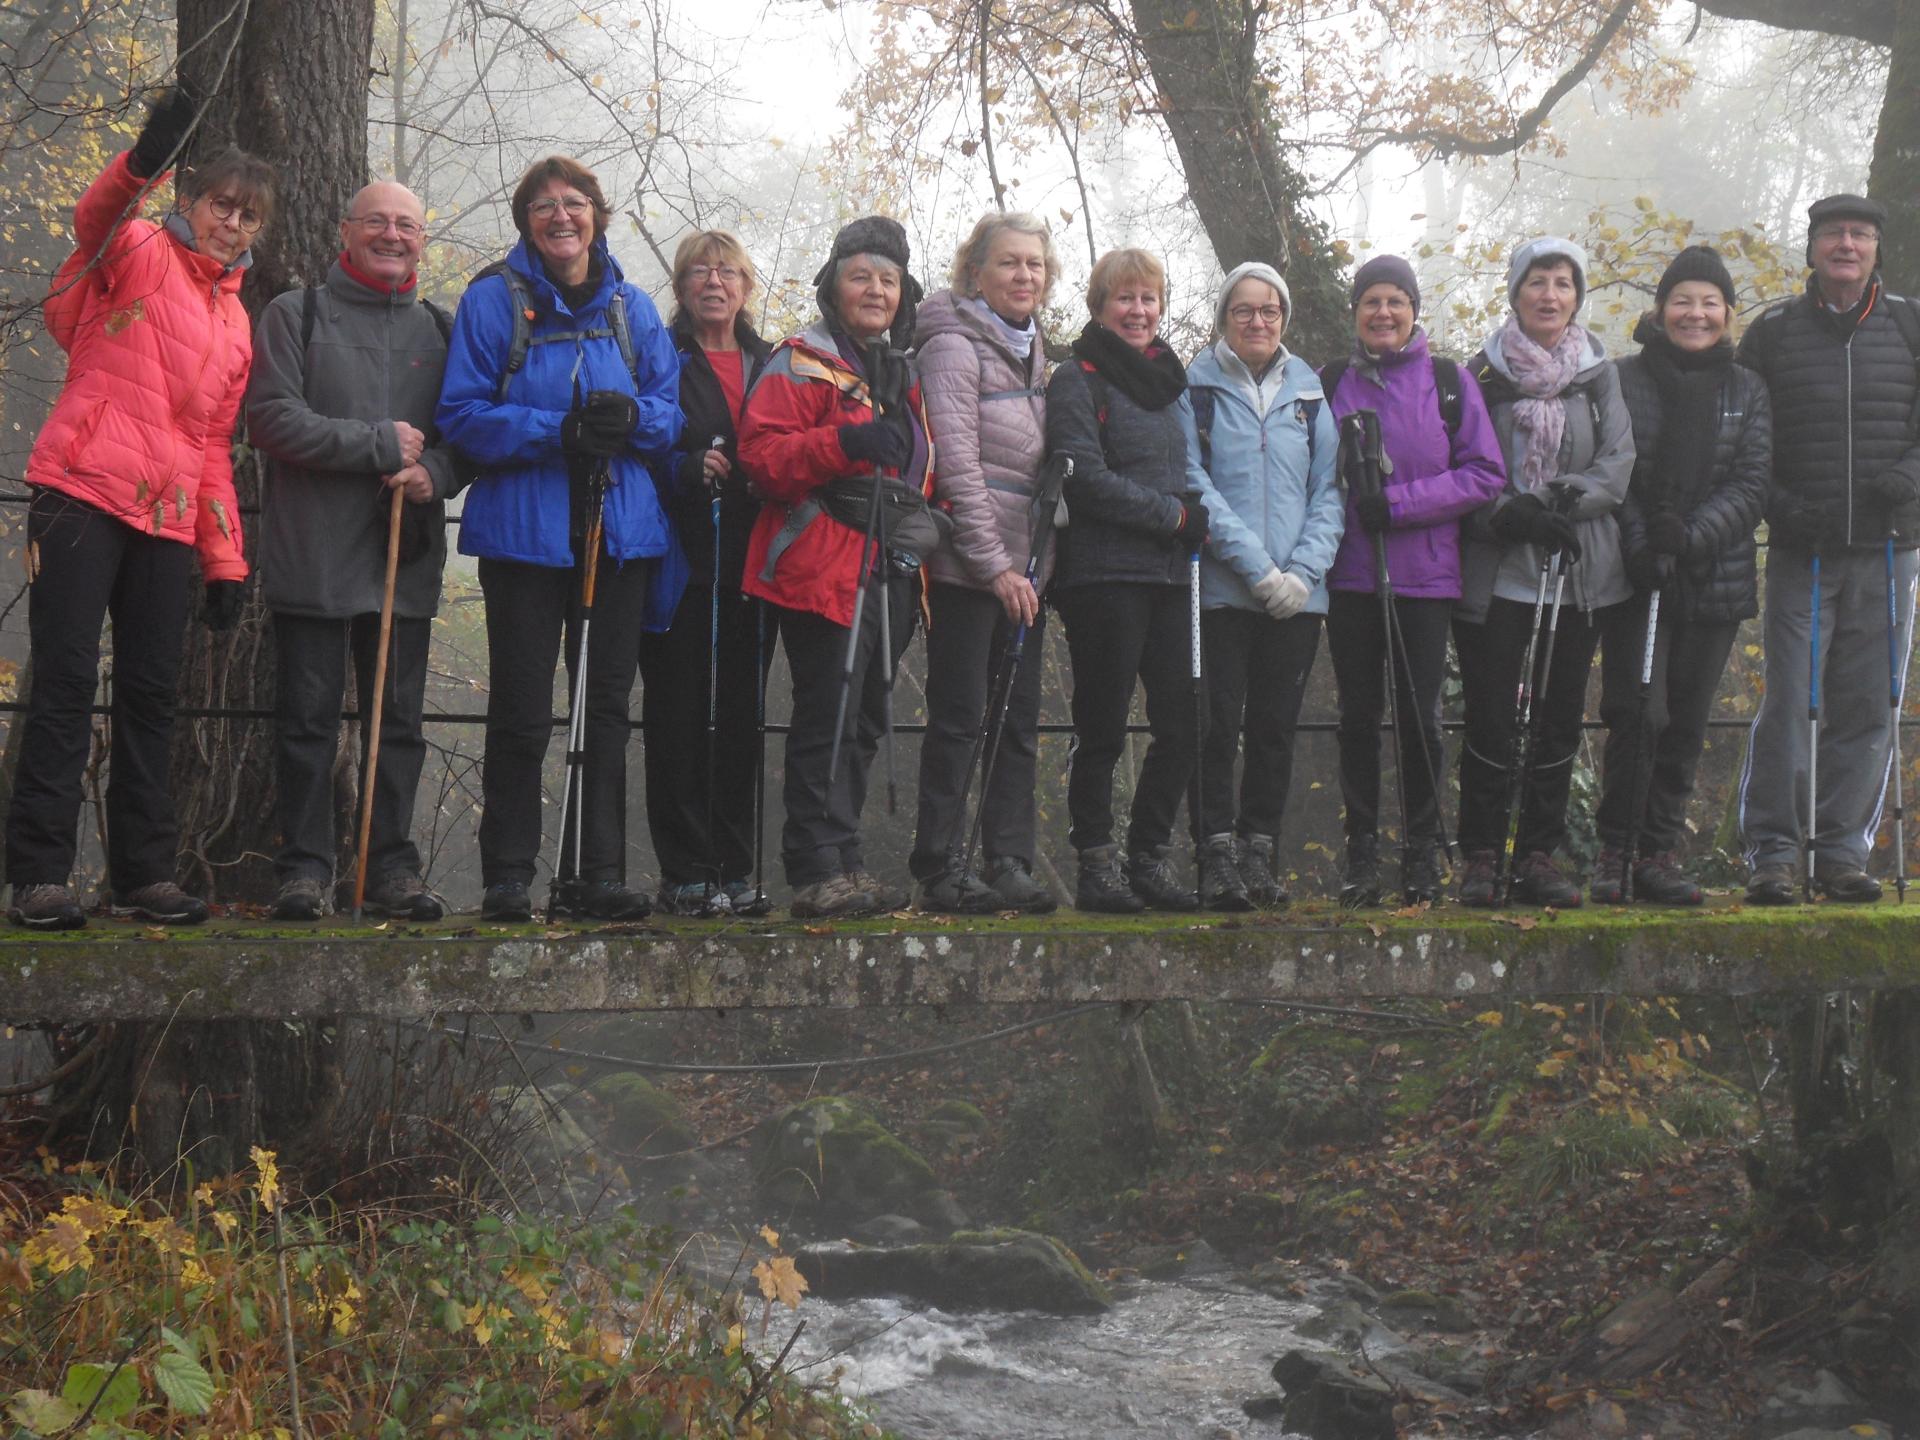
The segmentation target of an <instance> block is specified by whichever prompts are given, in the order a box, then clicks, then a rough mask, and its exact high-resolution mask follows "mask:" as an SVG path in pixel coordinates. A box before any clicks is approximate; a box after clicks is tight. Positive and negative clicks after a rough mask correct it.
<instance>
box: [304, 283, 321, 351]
mask: <svg viewBox="0 0 1920 1440" xmlns="http://www.w3.org/2000/svg"><path fill="white" fill-rule="evenodd" d="M319 309H320V287H319V286H318V285H309V286H307V288H306V289H305V290H303V291H302V292H301V293H300V353H301V355H303V356H304V355H305V354H306V353H307V348H308V347H309V346H311V345H312V344H313V322H314V319H315V317H316V316H317V315H318V313H319Z"/></svg>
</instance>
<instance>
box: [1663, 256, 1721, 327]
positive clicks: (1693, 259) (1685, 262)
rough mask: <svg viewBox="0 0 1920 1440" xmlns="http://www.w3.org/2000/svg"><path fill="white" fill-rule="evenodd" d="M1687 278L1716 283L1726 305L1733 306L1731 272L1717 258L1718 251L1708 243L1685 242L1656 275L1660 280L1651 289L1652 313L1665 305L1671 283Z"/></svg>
mask: <svg viewBox="0 0 1920 1440" xmlns="http://www.w3.org/2000/svg"><path fill="white" fill-rule="evenodd" d="M1688 280H1704V281H1706V282H1707V283H1708V284H1709V285H1714V286H1717V287H1719V290H1720V293H1721V294H1722V295H1724V296H1726V297H1727V308H1728V309H1729V310H1731V309H1733V308H1734V306H1735V303H1736V302H1735V299H1734V294H1733V276H1732V275H1731V274H1730V273H1729V272H1728V270H1727V262H1726V261H1724V260H1722V259H1721V258H1720V252H1719V251H1718V250H1716V249H1714V248H1713V247H1712V246H1711V245H1689V246H1687V248H1686V249H1684V250H1682V251H1681V252H1680V253H1679V254H1678V255H1676V256H1674V257H1673V259H1672V261H1671V262H1669V263H1668V265H1667V268H1666V271H1665V272H1664V273H1663V274H1662V275H1661V276H1660V284H1659V285H1658V286H1657V287H1655V289H1654V292H1653V308H1654V311H1655V313H1656V314H1657V313H1658V312H1659V311H1661V310H1664V309H1665V308H1666V304H1667V297H1668V296H1669V295H1671V294H1673V291H1674V287H1675V286H1677V285H1680V284H1682V283H1683V282H1685V281H1688Z"/></svg>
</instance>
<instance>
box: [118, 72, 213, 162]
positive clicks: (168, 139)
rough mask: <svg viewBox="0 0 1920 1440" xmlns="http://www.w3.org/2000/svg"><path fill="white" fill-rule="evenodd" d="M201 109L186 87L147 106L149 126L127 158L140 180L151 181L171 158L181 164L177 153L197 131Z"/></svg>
mask: <svg viewBox="0 0 1920 1440" xmlns="http://www.w3.org/2000/svg"><path fill="white" fill-rule="evenodd" d="M197 109H198V107H197V106H195V104H194V103H193V97H192V96H191V95H190V94H188V93H187V89H186V87H185V86H183V85H176V86H174V87H173V88H172V89H171V90H162V91H161V92H160V93H159V94H158V95H156V96H154V98H153V103H152V104H151V105H149V106H148V107H147V123H146V124H144V125H142V126H141V127H140V138H139V139H138V140H135V141H134V142H133V149H132V151H131V152H130V153H129V154H128V156H127V168H128V169H129V170H131V171H132V172H133V173H134V174H135V175H137V176H138V177H139V178H140V179H142V180H151V179H152V178H153V177H154V176H156V175H158V174H159V173H160V172H161V171H162V170H164V169H166V168H167V164H168V161H169V158H170V157H171V159H172V160H173V161H174V162H175V163H178V160H179V157H178V156H177V155H175V154H174V152H175V151H176V150H178V149H179V148H180V146H181V145H182V143H183V142H185V140H186V138H187V132H188V131H189V130H191V129H192V128H193V120H194V115H195V113H196V111H197Z"/></svg>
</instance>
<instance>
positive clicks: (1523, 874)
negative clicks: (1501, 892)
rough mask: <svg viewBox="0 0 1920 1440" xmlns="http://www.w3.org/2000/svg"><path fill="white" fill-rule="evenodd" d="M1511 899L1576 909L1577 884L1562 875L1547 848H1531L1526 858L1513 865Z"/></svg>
mask: <svg viewBox="0 0 1920 1440" xmlns="http://www.w3.org/2000/svg"><path fill="white" fill-rule="evenodd" d="M1513 898H1514V899H1515V900H1516V901H1518V902H1519V903H1520V904H1522V905H1541V906H1548V905H1550V906H1552V907H1553V908H1554V909H1556V910H1577V909H1579V908H1580V887H1579V886H1578V885H1576V884H1574V883H1573V881H1571V880H1569V879H1568V878H1567V877H1566V876H1565V875H1563V874H1561V872H1560V867H1559V866H1558V865H1556V864H1554V863H1553V857H1552V856H1551V855H1549V854H1547V853H1546V851H1544V850H1530V851H1528V852H1527V858H1526V859H1524V860H1522V861H1521V862H1520V863H1519V864H1518V865H1517V866H1515V867H1514V876H1513Z"/></svg>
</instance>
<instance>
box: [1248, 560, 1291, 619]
mask: <svg viewBox="0 0 1920 1440" xmlns="http://www.w3.org/2000/svg"><path fill="white" fill-rule="evenodd" d="M1286 587H1287V575H1286V572H1285V571H1284V570H1282V569H1281V568H1280V567H1279V566H1278V565H1269V566H1268V567H1267V573H1266V574H1264V575H1262V576H1261V577H1260V578H1259V579H1258V580H1256V581H1254V582H1253V598H1254V599H1256V600H1258V601H1259V602H1260V607H1261V608H1262V609H1263V610H1271V609H1273V603H1274V600H1275V599H1276V598H1277V597H1278V596H1279V595H1280V594H1281V592H1283V591H1284V590H1285V589H1286Z"/></svg>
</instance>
